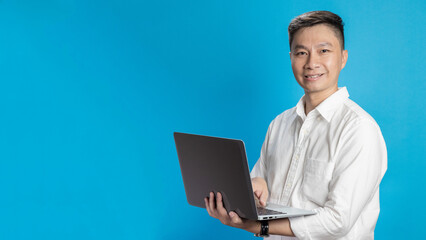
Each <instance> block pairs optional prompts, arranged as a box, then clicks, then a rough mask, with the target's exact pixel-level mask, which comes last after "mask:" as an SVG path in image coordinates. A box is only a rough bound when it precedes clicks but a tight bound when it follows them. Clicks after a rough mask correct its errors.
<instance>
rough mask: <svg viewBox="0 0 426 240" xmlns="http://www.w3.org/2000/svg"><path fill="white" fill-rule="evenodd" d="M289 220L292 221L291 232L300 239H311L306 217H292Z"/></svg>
mask: <svg viewBox="0 0 426 240" xmlns="http://www.w3.org/2000/svg"><path fill="white" fill-rule="evenodd" d="M288 220H289V221H290V227H291V230H292V231H293V233H294V235H295V236H296V237H297V238H298V239H301V240H302V239H311V236H310V234H309V231H308V227H307V226H306V222H305V217H304V216H301V217H291V218H288Z"/></svg>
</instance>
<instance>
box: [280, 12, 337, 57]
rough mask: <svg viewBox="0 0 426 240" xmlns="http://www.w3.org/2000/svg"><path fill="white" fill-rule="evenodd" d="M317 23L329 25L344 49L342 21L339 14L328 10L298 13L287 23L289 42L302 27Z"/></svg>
mask: <svg viewBox="0 0 426 240" xmlns="http://www.w3.org/2000/svg"><path fill="white" fill-rule="evenodd" d="M318 24H326V25H328V26H329V27H331V28H332V29H333V30H334V32H335V33H336V37H337V38H338V39H339V41H340V46H341V47H342V50H343V49H345V35H344V34H343V25H344V23H343V21H342V18H340V16H339V15H337V14H335V13H332V12H329V11H312V12H307V13H304V14H302V15H299V16H297V17H295V18H293V20H291V22H290V24H289V25H288V36H289V41H290V49H291V43H292V42H293V38H294V35H295V34H296V32H297V31H299V30H300V29H302V28H306V27H312V26H314V25H318Z"/></svg>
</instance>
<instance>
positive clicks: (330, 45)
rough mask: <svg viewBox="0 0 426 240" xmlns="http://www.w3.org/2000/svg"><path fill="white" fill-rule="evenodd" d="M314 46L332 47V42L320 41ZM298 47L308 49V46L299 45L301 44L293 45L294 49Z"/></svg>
mask: <svg viewBox="0 0 426 240" xmlns="http://www.w3.org/2000/svg"><path fill="white" fill-rule="evenodd" d="M316 47H333V44H331V43H329V42H322V43H319V44H317V45H316ZM299 48H302V49H305V50H307V51H308V50H309V48H308V47H306V46H304V45H301V44H297V45H296V46H294V49H299Z"/></svg>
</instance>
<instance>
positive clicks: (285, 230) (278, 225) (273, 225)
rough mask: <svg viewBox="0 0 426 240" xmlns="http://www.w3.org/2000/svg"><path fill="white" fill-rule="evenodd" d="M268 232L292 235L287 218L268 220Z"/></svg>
mask: <svg viewBox="0 0 426 240" xmlns="http://www.w3.org/2000/svg"><path fill="white" fill-rule="evenodd" d="M269 234H273V235H282V236H289V237H294V236H295V235H294V233H293V231H292V230H291V226H290V221H289V220H288V218H282V219H276V220H272V221H269Z"/></svg>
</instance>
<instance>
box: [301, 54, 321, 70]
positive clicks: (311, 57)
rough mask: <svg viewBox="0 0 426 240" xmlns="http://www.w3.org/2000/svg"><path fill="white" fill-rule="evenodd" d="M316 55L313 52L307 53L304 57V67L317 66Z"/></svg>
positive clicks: (313, 67) (312, 67)
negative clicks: (306, 56) (305, 57)
mask: <svg viewBox="0 0 426 240" xmlns="http://www.w3.org/2000/svg"><path fill="white" fill-rule="evenodd" d="M318 60H319V59H318V56H317V54H315V53H312V54H309V55H308V58H307V59H306V63H305V66H304V67H305V69H315V68H318V67H319V62H318Z"/></svg>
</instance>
